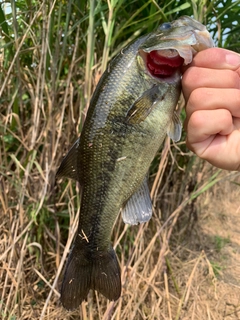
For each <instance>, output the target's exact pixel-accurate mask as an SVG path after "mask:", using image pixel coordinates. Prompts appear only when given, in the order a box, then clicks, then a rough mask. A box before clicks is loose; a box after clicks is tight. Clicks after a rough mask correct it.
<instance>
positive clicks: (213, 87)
mask: <svg viewBox="0 0 240 320" xmlns="http://www.w3.org/2000/svg"><path fill="white" fill-rule="evenodd" d="M182 89H183V94H184V97H185V100H186V120H185V123H184V126H185V129H186V131H187V139H186V144H187V146H188V148H189V149H190V150H192V151H193V152H195V153H196V154H197V155H198V156H199V157H200V158H202V159H205V160H207V161H208V162H210V163H211V164H212V165H214V166H216V167H219V168H222V169H227V170H239V171H240V55H239V54H237V53H235V52H233V51H229V50H225V49H220V48H210V49H207V50H204V51H201V52H199V53H198V54H197V55H196V56H195V57H194V59H193V61H192V63H191V65H190V66H189V67H188V68H187V70H186V71H185V72H184V74H183V78H182Z"/></svg>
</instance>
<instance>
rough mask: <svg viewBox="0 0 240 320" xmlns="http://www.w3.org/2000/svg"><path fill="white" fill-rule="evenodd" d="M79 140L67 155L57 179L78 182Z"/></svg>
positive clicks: (59, 169)
mask: <svg viewBox="0 0 240 320" xmlns="http://www.w3.org/2000/svg"><path fill="white" fill-rule="evenodd" d="M78 145H79V139H78V140H77V141H76V142H75V143H74V144H73V146H72V148H71V149H70V150H69V151H68V153H67V155H66V156H65V157H64V158H63V160H62V163H61V165H60V167H59V168H58V171H57V173H56V179H59V178H61V177H66V178H70V179H73V180H78V177H77V147H78Z"/></svg>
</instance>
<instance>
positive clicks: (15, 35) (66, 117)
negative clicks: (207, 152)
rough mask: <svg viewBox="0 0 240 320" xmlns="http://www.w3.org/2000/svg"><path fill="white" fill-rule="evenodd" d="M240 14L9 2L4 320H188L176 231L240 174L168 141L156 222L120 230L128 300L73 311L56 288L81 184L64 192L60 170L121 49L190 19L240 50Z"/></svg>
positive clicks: (94, 297)
mask: <svg viewBox="0 0 240 320" xmlns="http://www.w3.org/2000/svg"><path fill="white" fill-rule="evenodd" d="M7 7H8V8H9V9H8V10H7V9H6V8H7ZM239 13H240V10H239V1H234V2H232V1H228V0H227V1H175V0H173V1H169V2H166V1H154V0H148V1H143V0H139V1H133V0H131V1H124V0H108V1H78V0H70V1H53V0H50V1H41V2H39V1H23V0H20V1H14V0H12V1H10V2H1V3H0V48H1V49H0V68H1V72H0V84H1V85H0V137H1V145H0V171H1V176H0V205H1V207H0V230H1V235H0V268H1V269H0V318H2V319H11V320H13V319H30V318H32V319H78V318H79V317H80V318H82V319H98V318H99V319H110V318H112V319H120V318H121V319H127V318H130V319H161V318H163V319H172V318H175V319H180V315H181V312H182V308H183V306H185V305H186V301H187V299H188V297H189V290H190V289H189V286H190V284H187V285H186V286H185V289H183V290H182V289H181V288H180V282H179V279H176V272H177V271H176V270H177V269H176V267H175V260H176V257H175V256H174V254H173V251H171V249H170V248H171V247H169V243H170V240H171V236H172V234H173V232H174V230H175V236H174V239H175V240H174V241H172V246H173V247H174V246H175V247H176V246H177V244H176V243H177V239H178V238H179V237H181V236H182V234H183V232H184V230H181V232H179V230H178V228H176V227H177V225H178V224H179V225H181V222H182V221H187V224H186V226H188V224H191V223H192V221H193V220H194V217H195V215H196V210H197V209H196V203H197V200H198V198H199V196H200V195H201V194H202V193H204V192H206V191H207V190H208V189H210V188H211V187H212V186H213V185H214V184H215V183H217V182H219V181H222V180H223V179H226V178H227V177H228V178H229V177H231V179H234V174H223V173H221V172H219V171H215V170H214V169H213V168H210V169H209V168H208V167H206V165H205V164H204V163H202V162H201V161H200V160H198V159H195V157H194V156H193V155H192V154H191V153H190V152H188V150H186V147H185V144H184V143H183V142H180V143H178V144H177V145H175V144H174V145H170V142H169V140H168V139H167V140H166V142H165V145H164V146H163V148H162V150H161V152H159V154H158V155H157V157H156V159H155V160H154V162H153V164H152V166H151V170H150V173H151V174H150V184H151V185H152V190H151V195H152V199H153V204H154V216H153V219H152V220H151V221H150V222H149V223H147V224H145V225H140V226H138V227H128V226H124V225H123V223H122V221H121V218H120V217H119V219H118V220H117V221H116V224H115V229H114V233H113V236H112V238H113V242H114V245H115V248H116V251H117V253H118V257H119V261H120V264H121V270H122V282H123V292H122V297H121V298H120V299H119V301H118V302H107V301H106V299H105V298H104V297H102V296H99V295H98V294H96V293H91V294H90V295H89V297H88V301H87V302H85V303H83V304H82V305H81V306H80V308H79V310H77V311H75V312H72V313H67V312H66V311H65V310H63V309H62V308H61V306H60V303H59V293H58V289H59V283H60V282H61V276H62V271H63V267H64V263H65V261H66V257H67V254H68V251H69V248H70V246H71V243H72V240H73V237H74V233H75V231H76V228H77V222H78V208H79V202H80V199H79V196H78V192H77V191H78V187H79V186H78V185H76V184H75V183H73V182H71V181H64V182H63V183H62V184H61V185H55V172H56V169H57V167H58V166H59V164H60V162H61V159H62V156H63V155H64V154H65V153H66V151H67V150H68V149H69V147H70V146H71V144H72V142H73V141H74V140H75V139H76V137H77V136H78V135H79V133H80V132H81V129H82V125H83V122H84V119H85V115H86V112H87V107H88V105H89V101H90V98H91V95H92V92H93V90H94V88H95V87H96V84H97V82H98V80H99V78H100V76H101V74H102V73H103V71H104V70H105V68H106V66H107V63H108V61H109V60H110V59H111V58H112V57H114V56H115V55H116V54H117V53H118V52H119V51H120V50H121V48H122V47H123V46H125V45H126V44H127V43H129V42H130V41H132V40H133V39H135V38H137V37H138V36H140V35H141V34H143V33H146V32H150V31H151V30H153V29H154V28H155V27H156V26H157V25H158V24H160V23H161V22H163V21H167V20H172V19H175V18H177V17H179V16H180V15H184V14H186V15H194V16H195V17H196V18H197V19H199V20H200V21H203V22H204V23H205V24H207V25H208V27H209V29H210V31H211V33H212V34H213V36H214V39H215V41H216V45H218V46H221V47H224V46H226V47H229V48H231V49H233V50H239V47H240V39H239V37H238V34H239V26H238V25H237V24H236V16H237V15H239ZM229 30H230V31H229ZM183 117H184V115H183ZM183 140H184V137H183V139H182V141H183ZM199 166H200V167H201V172H202V173H201V175H199ZM194 214H195V215H194ZM166 257H167V262H166ZM204 259H205V260H204ZM200 260H201V261H203V260H204V261H205V262H206V263H208V259H207V257H206V256H204V255H200V256H199V258H198V259H197V260H196V261H195V262H194V263H196V265H198V264H199V261H200ZM194 268H195V267H194V266H193V269H192V270H193V272H194V270H195V269H194ZM170 278H171V279H172V282H171V281H170ZM189 281H190V280H189ZM169 283H174V286H172V287H171V286H170V287H169Z"/></svg>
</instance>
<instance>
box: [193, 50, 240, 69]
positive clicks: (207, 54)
mask: <svg viewBox="0 0 240 320" xmlns="http://www.w3.org/2000/svg"><path fill="white" fill-rule="evenodd" d="M191 65H192V66H196V67H202V68H210V69H230V70H237V69H238V68H239V67H240V54H238V53H236V52H233V51H230V50H226V49H221V48H209V49H206V50H203V51H201V52H199V53H198V54H197V55H196V56H195V57H194V59H193V62H192V64H191Z"/></svg>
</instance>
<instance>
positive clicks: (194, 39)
mask: <svg viewBox="0 0 240 320" xmlns="http://www.w3.org/2000/svg"><path fill="white" fill-rule="evenodd" d="M212 46H213V41H212V39H211V37H210V35H209V33H208V31H207V30H206V28H205V26H203V25H202V24H201V23H199V22H197V21H195V20H193V19H191V18H189V17H187V16H184V17H181V18H179V19H178V20H176V21H173V22H171V23H169V22H167V23H163V24H162V25H161V26H160V27H159V28H158V29H157V30H156V31H155V32H152V33H150V34H147V35H145V36H142V37H140V38H138V39H137V40H136V41H134V42H133V43H131V44H130V45H128V46H127V47H125V48H124V49H123V50H122V51H121V52H120V53H119V54H118V55H117V56H116V57H115V58H114V59H113V60H112V61H111V62H110V64H109V66H108V68H107V70H106V71H105V72H104V74H103V75H102V77H101V79H100V81H99V83H98V85H97V87H96V90H95V92H94V93H93V96H92V99H91V102H90V106H89V110H88V113H87V117H86V120H85V123H84V127H83V130H82V133H81V136H80V138H79V139H78V140H77V141H76V142H75V143H74V145H73V146H72V148H71V149H70V151H69V153H68V154H67V155H66V157H65V158H64V159H63V161H62V164H61V165H60V168H59V169H58V172H57V177H61V176H65V177H68V178H71V179H75V180H77V181H79V183H80V184H81V187H82V195H81V208H80V218H79V226H78V231H77V234H76V237H75V240H74V244H73V247H72V249H71V252H70V254H69V258H68V262H67V265H66V270H65V274H64V279H63V283H62V288H61V301H62V304H63V306H64V307H65V308H67V309H74V308H76V307H78V306H79V304H80V303H81V302H82V301H83V300H84V299H86V297H87V294H88V292H89V290H90V289H93V290H97V291H98V292H100V293H102V294H103V295H104V296H105V297H107V298H108V299H110V300H117V299H118V298H119V297H120V295H121V277H120V268H119V264H118V261H117V258H116V255H115V252H114V250H113V248H112V245H111V241H110V237H111V232H112V228H113V224H114V221H115V219H116V217H117V215H118V214H119V211H120V209H122V217H123V220H124V222H125V223H129V224H137V223H142V222H145V221H148V220H149V219H150V218H151V215H152V205H151V199H150V195H149V189H148V184H147V174H148V169H149V166H150V164H151V161H152V160H153V158H154V156H155V155H156V153H157V151H158V149H159V147H160V145H161V144H162V142H163V140H164V138H165V136H166V134H168V135H169V136H170V137H171V138H172V139H173V140H174V141H178V140H179V139H180V136H181V123H180V121H179V118H178V116H177V114H176V112H175V108H176V105H177V102H178V99H179V95H180V92H181V67H182V65H186V64H189V63H190V62H191V61H192V57H193V55H194V54H195V53H196V52H198V51H201V50H203V49H206V48H208V47H212Z"/></svg>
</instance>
